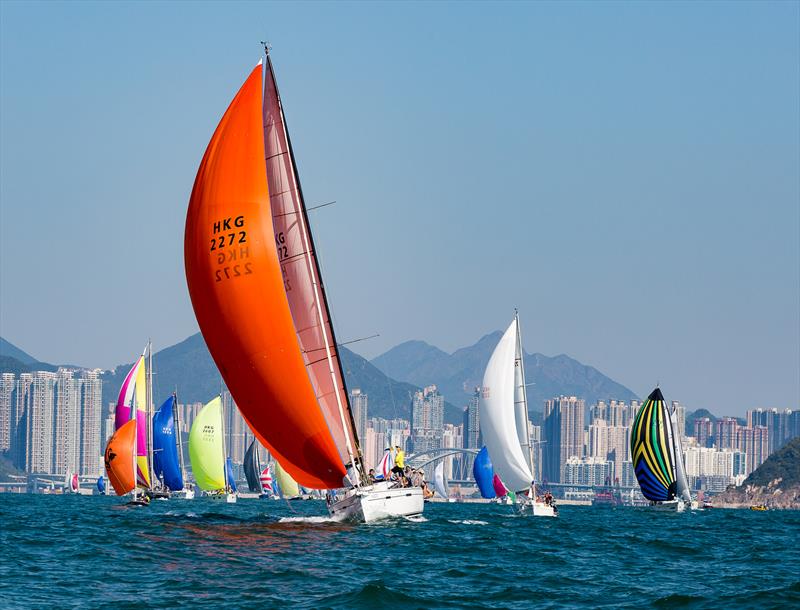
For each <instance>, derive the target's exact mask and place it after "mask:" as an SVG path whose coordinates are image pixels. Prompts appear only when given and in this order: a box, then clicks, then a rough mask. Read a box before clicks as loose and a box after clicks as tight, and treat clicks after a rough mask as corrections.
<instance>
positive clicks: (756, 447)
mask: <svg viewBox="0 0 800 610" xmlns="http://www.w3.org/2000/svg"><path fill="white" fill-rule="evenodd" d="M737 445H738V446H737V447H736V449H738V450H739V451H741V452H742V453H744V454H745V460H746V467H745V469H746V471H747V472H746V473H745V474H747V475H749V474H750V473H751V472H753V471H754V470H755V469H756V468H758V467H759V466H761V464H763V463H764V461H765V460H766V459H767V458H768V457H769V429H768V428H767V427H766V426H753V427H750V426H747V427H744V428H739V430H738V432H737Z"/></svg>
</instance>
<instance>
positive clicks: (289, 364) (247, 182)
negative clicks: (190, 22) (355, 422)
mask: <svg viewBox="0 0 800 610" xmlns="http://www.w3.org/2000/svg"><path fill="white" fill-rule="evenodd" d="M270 78H271V76H270ZM261 85H262V66H261V65H259V66H257V67H256V68H255V69H254V70H253V71H252V72H251V74H250V76H249V77H248V79H247V80H246V81H245V83H244V85H242V88H241V89H240V90H239V92H238V93H237V94H236V97H235V98H234V99H233V101H232V102H231V105H230V106H229V107H228V109H227V111H226V112H225V115H224V116H223V117H222V120H221V121H220V123H219V126H218V127H217V129H216V131H215V132H214V135H213V136H212V138H211V142H210V143H209V145H208V148H207V149H206V152H205V155H204V156H203V160H202V162H201V164H200V168H199V170H198V172H197V178H196V179H195V183H194V188H193V190H192V195H191V199H190V201H189V210H188V212H187V216H186V231H185V240H184V258H185V264H186V279H187V283H188V286H189V294H190V296H191V300H192V306H193V307H194V311H195V315H196V317H197V321H198V324H199V325H200V329H201V331H202V333H203V338H204V339H205V341H206V344H207V345H208V348H209V351H210V352H211V355H212V356H213V357H214V361H215V362H216V364H217V367H218V368H219V370H220V372H221V373H222V376H223V378H224V379H225V383H226V385H227V387H228V389H229V390H230V392H231V394H232V395H233V397H234V399H235V400H236V404H237V405H238V407H239V409H240V410H241V412H242V414H243V415H244V417H245V419H246V420H247V422H248V424H249V425H250V427H251V429H252V430H253V431H254V433H255V434H256V436H257V437H258V439H259V440H260V441H261V443H262V444H263V445H265V446H266V447H267V448H268V449H269V450H270V452H271V453H272V454H273V455H274V456H275V457H276V459H278V460H280V461H281V463H282V464H283V465H284V467H285V468H286V470H287V471H288V472H290V473H291V475H292V477H294V479H295V480H297V481H298V482H299V483H301V484H302V485H304V486H306V487H311V488H318V489H323V488H337V487H340V486H341V485H342V478H343V477H344V476H345V473H346V470H345V465H344V464H345V462H344V460H343V459H342V454H341V452H340V451H339V448H338V447H339V440H340V439H341V438H342V437H343V435H344V433H343V430H344V427H343V426H342V425H341V422H340V424H339V428H337V427H336V423H335V421H334V422H332V421H330V417H329V416H327V415H326V414H324V413H323V411H322V409H321V407H320V401H324V402H325V403H326V404H327V401H328V400H329V399H330V396H328V390H327V389H326V388H327V386H324V387H321V389H320V388H315V387H314V386H313V385H312V381H311V379H310V378H309V371H308V370H307V364H308V361H307V358H306V356H308V355H311V356H312V358H314V357H315V355H318V354H319V353H318V352H315V353H314V354H304V353H303V352H302V351H301V349H300V348H299V346H298V330H299V331H301V332H304V330H305V329H296V328H295V324H294V319H293V309H292V308H290V304H289V299H288V297H287V292H289V291H297V290H304V288H302V287H300V286H297V285H295V286H292V285H291V284H287V280H286V277H284V270H283V268H282V264H281V263H282V261H281V260H279V258H278V251H277V246H278V245H280V246H281V248H282V249H281V255H284V254H288V247H287V251H284V250H283V247H284V246H285V244H279V242H280V236H279V235H278V234H277V233H278V231H275V230H274V226H273V220H272V210H271V207H270V205H271V204H270V197H269V192H268V187H267V171H266V168H265V158H266V155H265V146H264V123H263V121H264V117H263V111H264V104H263V101H262V87H261ZM284 241H285V233H284ZM276 242H278V243H276ZM283 262H285V261H283ZM317 280H318V282H319V281H320V280H319V278H317ZM293 307H296V305H295V306H293ZM331 337H332V335H331ZM332 343H333V340H331V344H332ZM304 349H309V348H308V347H307V346H305V347H304ZM319 357H321V358H326V354H325V353H324V352H323V353H322V354H321V355H319ZM332 430H333V431H332ZM336 430H340V431H339V432H337V431H336Z"/></svg>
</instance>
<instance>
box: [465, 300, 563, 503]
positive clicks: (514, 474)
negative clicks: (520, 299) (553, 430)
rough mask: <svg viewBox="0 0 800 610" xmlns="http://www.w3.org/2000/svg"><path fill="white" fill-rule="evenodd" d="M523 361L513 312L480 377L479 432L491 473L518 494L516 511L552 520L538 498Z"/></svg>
mask: <svg viewBox="0 0 800 610" xmlns="http://www.w3.org/2000/svg"><path fill="white" fill-rule="evenodd" d="M522 356H523V350H522V334H521V332H520V329H519V316H518V314H516V313H515V314H514V320H513V321H512V322H511V325H510V326H509V327H508V329H507V330H506V332H505V333H504V334H503V337H502V338H501V339H500V342H499V343H498V344H497V347H496V348H495V350H494V352H493V353H492V357H491V358H490V359H489V364H488V365H487V366H486V372H485V374H484V376H483V388H482V396H481V401H480V404H479V408H480V419H481V431H482V433H483V440H484V443H485V444H486V448H487V449H488V451H489V455H490V456H491V459H492V465H493V466H494V471H495V474H496V475H497V476H499V478H500V480H501V481H502V482H503V484H504V485H505V486H506V487H507V488H508V489H509V490H511V491H514V492H515V493H516V498H517V502H518V504H519V507H520V512H521V513H522V514H531V515H533V516H534V517H555V516H557V515H558V511H557V510H556V508H555V507H554V506H553V505H551V504H546V503H545V502H542V501H541V500H539V499H538V498H537V497H536V484H535V482H534V480H533V474H532V472H533V454H532V451H531V446H530V425H529V420H528V400H527V394H526V392H525V372H524V362H523V357H522ZM526 454H527V455H526Z"/></svg>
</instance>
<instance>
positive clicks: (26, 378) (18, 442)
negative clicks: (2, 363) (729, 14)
mask: <svg viewBox="0 0 800 610" xmlns="http://www.w3.org/2000/svg"><path fill="white" fill-rule="evenodd" d="M32 384H33V375H32V374H31V373H20V376H19V379H17V383H16V385H15V388H16V389H15V391H14V398H13V401H14V411H13V416H12V418H11V460H12V462H13V463H14V466H15V467H16V468H18V469H20V470H27V463H28V399H29V395H30V389H31V385H32Z"/></svg>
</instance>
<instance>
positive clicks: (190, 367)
mask: <svg viewBox="0 0 800 610" xmlns="http://www.w3.org/2000/svg"><path fill="white" fill-rule="evenodd" d="M340 353H341V354H342V368H343V369H344V370H345V384H346V385H347V387H348V389H352V388H361V390H362V391H363V392H364V393H366V394H368V395H369V406H368V416H369V417H385V418H388V419H392V418H395V417H402V418H405V419H409V418H410V417H411V408H410V404H411V401H410V397H411V396H412V395H413V393H414V392H415V391H416V390H418V389H419V388H417V387H416V386H414V385H412V384H409V383H401V382H397V381H395V380H394V379H390V378H389V377H387V376H386V375H385V374H384V373H382V372H381V371H379V370H378V369H377V368H375V367H374V366H373V365H372V364H370V363H369V362H368V361H367V360H365V359H364V358H362V357H361V356H359V355H358V354H355V353H353V352H351V351H350V350H348V349H347V348H346V347H341V348H340ZM132 365H133V363H126V364H121V365H119V366H117V367H116V368H115V369H114V371H109V372H107V373H105V374H104V375H103V382H104V383H103V403H104V404H108V403H109V402H113V401H115V400H116V399H117V395H118V394H119V389H120V387H121V386H122V382H123V381H124V380H125V375H126V374H127V373H128V371H129V370H130V368H131V366H132ZM153 370H154V371H155V375H154V379H153V392H154V394H155V396H157V397H162V396H163V397H166V396H167V395H169V393H170V392H172V391H175V390H177V392H178V399H179V400H180V401H181V402H206V401H208V400H210V399H211V398H212V397H213V396H214V395H215V394H217V393H218V392H219V391H220V387H221V384H222V377H221V376H220V374H219V371H218V370H217V367H216V365H215V364H214V361H213V359H212V358H211V354H210V353H209V352H208V348H207V347H206V344H205V341H204V340H203V336H202V335H201V334H200V333H196V334H194V335H192V336H191V337H189V338H188V339H185V340H184V341H181V342H180V343H178V344H176V345H173V346H171V347H168V348H165V349H163V350H161V351H159V352H155V353H154V354H153ZM460 418H461V411H460V410H459V409H457V408H456V407H454V406H453V405H445V421H450V422H453V423H460V421H461V419H460Z"/></svg>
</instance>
